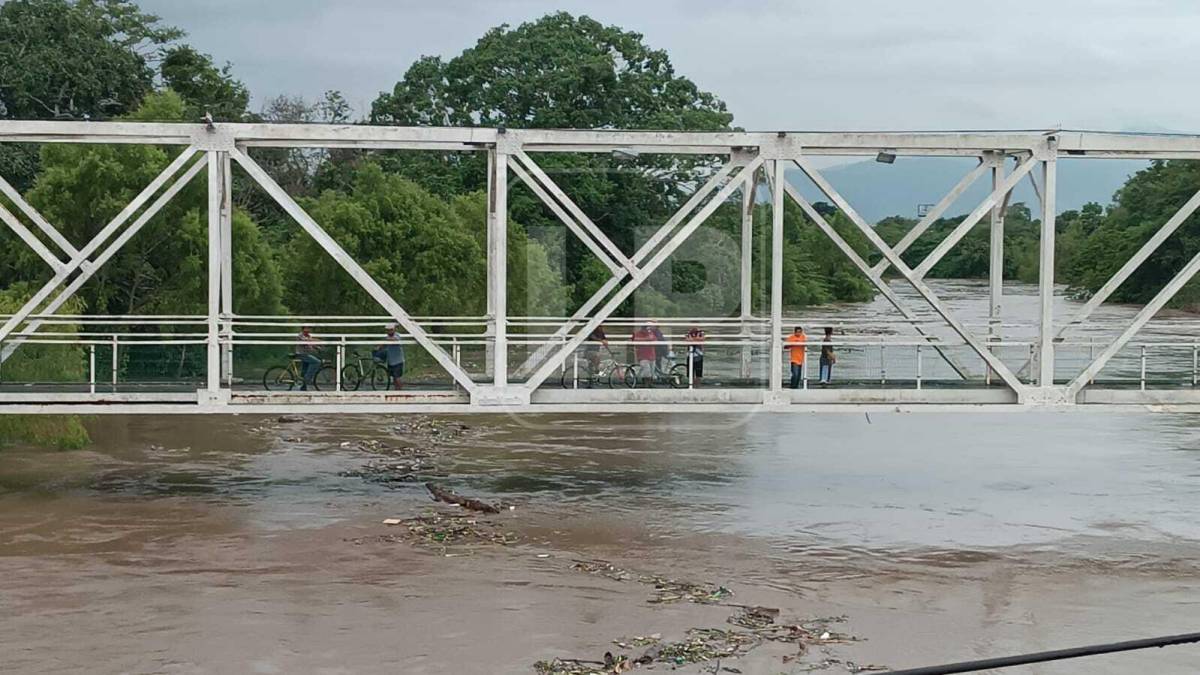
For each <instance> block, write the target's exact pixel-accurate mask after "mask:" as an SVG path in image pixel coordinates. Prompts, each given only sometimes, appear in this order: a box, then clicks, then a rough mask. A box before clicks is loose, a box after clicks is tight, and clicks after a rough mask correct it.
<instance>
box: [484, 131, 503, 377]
mask: <svg viewBox="0 0 1200 675" xmlns="http://www.w3.org/2000/svg"><path fill="white" fill-rule="evenodd" d="M488 165H489V168H490V171H489V173H488V216H487V227H488V236H487V242H488V250H487V257H488V258H487V259H488V263H487V277H488V280H487V296H488V332H489V333H490V335H491V340H490V341H489V342H490V343H491V345H492V355H491V358H489V359H488V361H489V364H490V365H491V369H492V384H493V386H495V387H496V388H504V387H507V386H508V325H507V324H508V154H507V153H504V152H500V151H499V150H491V151H489V161H488Z"/></svg>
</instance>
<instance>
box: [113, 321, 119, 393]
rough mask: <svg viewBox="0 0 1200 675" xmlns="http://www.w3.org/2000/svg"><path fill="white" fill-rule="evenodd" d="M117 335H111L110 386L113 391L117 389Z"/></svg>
mask: <svg viewBox="0 0 1200 675" xmlns="http://www.w3.org/2000/svg"><path fill="white" fill-rule="evenodd" d="M118 363H119V362H118V361H117V336H116V334H115V333H114V334H113V336H112V386H113V391H116V390H117V367H118Z"/></svg>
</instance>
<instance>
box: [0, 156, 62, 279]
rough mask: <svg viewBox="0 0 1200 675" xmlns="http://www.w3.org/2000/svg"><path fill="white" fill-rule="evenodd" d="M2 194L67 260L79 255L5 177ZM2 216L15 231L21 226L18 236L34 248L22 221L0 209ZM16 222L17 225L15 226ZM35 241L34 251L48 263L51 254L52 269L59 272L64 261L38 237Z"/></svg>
mask: <svg viewBox="0 0 1200 675" xmlns="http://www.w3.org/2000/svg"><path fill="white" fill-rule="evenodd" d="M0 194H3V195H4V196H5V197H8V199H9V200H10V201H12V203H13V204H15V205H16V207H17V208H18V209H20V210H21V212H22V213H24V214H25V215H26V216H27V217H28V218H29V220H31V221H33V223H34V224H35V225H37V227H38V229H39V230H41V231H42V232H43V233H45V235H46V236H47V237H49V238H50V240H51V241H53V242H54V244H55V245H56V246H58V248H59V249H61V250H62V252H63V253H66V254H67V258H73V257H75V256H76V255H78V254H79V250H78V249H76V248H75V247H74V246H72V245H71V242H69V241H67V238H66V237H64V236H63V235H62V233H61V232H59V231H58V229H57V228H55V227H54V226H53V225H51V224H50V222H49V221H47V220H46V219H45V218H44V217H42V214H41V213H38V210H37V209H35V208H33V206H31V205H30V204H29V202H28V201H26V200H25V198H24V197H22V196H21V193H20V192H17V190H16V188H14V187H13V186H12V184H11V183H9V182H8V181H7V180H5V179H4V177H3V176H0ZM0 216H2V217H3V219H4V221H5V222H6V223H8V224H9V226H10V227H12V228H13V229H14V230H17V227H18V226H19V227H20V230H17V234H18V235H20V236H21V238H22V239H25V241H26V243H30V245H31V246H33V244H32V243H31V242H30V240H29V239H27V238H26V234H28V235H29V236H30V237H32V233H31V232H29V230H28V229H27V228H26V227H25V226H24V225H22V224H21V223H20V221H18V220H16V219H15V218H14V217H13V215H12V213H10V212H9V211H8V210H7V209H4V208H3V207H0ZM14 222H15V223H16V225H14ZM33 240H34V241H37V246H34V249H35V250H36V251H37V253H38V255H39V256H42V258H43V259H44V260H46V262H47V263H50V259H49V258H48V257H47V255H45V254H49V257H51V258H53V260H54V262H53V263H51V267H54V268H55V271H57V270H58V268H59V267H61V265H62V261H60V260H59V259H58V256H56V255H54V254H52V253H50V251H49V249H47V248H46V247H45V246H44V245H43V244H42V243H41V241H40V240H37V238H36V237H33ZM39 249H40V250H39Z"/></svg>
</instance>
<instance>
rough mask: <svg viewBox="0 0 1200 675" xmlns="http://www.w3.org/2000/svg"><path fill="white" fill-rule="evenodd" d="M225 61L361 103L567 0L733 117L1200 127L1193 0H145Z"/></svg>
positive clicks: (776, 125) (756, 124) (817, 123)
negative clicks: (632, 37) (495, 30)
mask: <svg viewBox="0 0 1200 675" xmlns="http://www.w3.org/2000/svg"><path fill="white" fill-rule="evenodd" d="M139 4H141V5H142V6H143V7H144V8H146V9H147V10H149V11H152V12H154V13H157V14H159V15H161V16H162V17H163V18H164V19H165V20H166V21H167V22H169V23H171V24H174V25H177V26H179V27H181V28H183V29H185V30H187V31H188V33H189V34H190V37H189V40H190V41H191V42H192V43H193V44H194V45H196V46H197V47H199V48H200V49H202V50H203V51H206V52H209V53H211V54H212V55H213V56H214V57H215V58H216V59H217V60H218V61H219V62H220V61H226V60H228V61H230V62H232V63H233V65H234V69H235V71H236V73H237V75H238V77H240V78H241V79H242V80H244V81H245V82H246V84H247V85H249V87H250V88H251V90H252V92H253V93H254V95H255V106H256V107H258V106H260V105H261V103H262V101H263V100H265V99H266V98H269V97H271V96H274V95H277V94H281V93H287V94H302V95H305V96H306V97H309V98H315V97H317V96H319V95H320V94H321V92H323V91H325V90H326V89H340V90H342V91H343V93H345V94H346V96H347V98H348V99H349V100H350V101H351V102H352V103H353V104H354V105H355V107H356V109H357V110H358V111H359V112H363V111H365V110H367V109H369V107H370V102H371V101H372V100H373V99H374V98H375V96H376V95H377V94H378V93H379V92H380V91H383V90H390V89H391V88H392V86H393V85H394V84H395V82H396V81H397V80H398V79H400V78H401V77H402V76H403V74H404V71H405V70H406V69H407V68H408V66H409V65H410V64H411V63H412V62H413V60H414V59H416V58H417V57H419V56H421V55H423V54H436V55H440V56H443V57H451V56H454V55H456V54H458V53H459V52H461V51H462V50H463V49H465V48H467V47H469V46H471V45H473V44H474V43H475V41H476V40H477V39H478V38H479V36H480V35H481V34H482V33H483V32H484V31H485V30H486V29H488V28H489V27H491V26H495V25H497V24H500V23H509V24H513V25H516V24H519V23H521V22H523V21H527V20H530V19H535V18H537V17H539V16H541V15H543V14H545V13H547V12H550V11H555V10H556V9H559V8H562V9H566V10H568V11H571V12H573V13H577V14H588V15H590V16H592V17H594V18H596V19H598V20H600V21H602V22H604V23H610V24H616V25H618V26H621V27H623V28H625V29H627V30H634V31H638V32H640V33H643V34H644V35H645V39H646V41H647V42H648V43H649V44H650V45H651V46H653V47H658V48H662V49H665V50H667V52H668V53H669V54H670V56H671V58H672V60H673V62H674V64H675V68H676V71H677V72H678V73H680V74H682V75H684V76H687V77H690V78H691V79H692V80H694V81H695V82H696V83H697V84H698V85H699V86H700V87H702V88H704V89H708V90H710V91H712V92H714V93H716V94H717V95H718V96H720V97H721V98H723V99H724V100H725V101H726V103H727V104H728V105H729V108H730V109H731V111H732V112H733V113H734V115H735V120H736V123H737V124H739V125H741V126H743V127H745V128H747V129H752V130H776V129H790V130H801V129H863V130H866V129H886V130H897V129H1017V128H1047V127H1053V126H1058V125H1062V126H1064V127H1068V128H1089V129H1110V130H1133V129H1138V130H1149V131H1162V130H1173V131H1181V132H1189V133H1194V132H1200V90H1198V89H1196V88H1195V86H1194V85H1195V83H1196V82H1197V80H1198V76H1200V2H1196V1H1195V0H1123V1H1114V0H1005V1H1003V2H976V1H971V0H907V1H901V0H805V1H803V2H801V1H796V2H782V1H779V0H758V1H757V2H754V3H752V4H746V5H743V4H742V3H736V2H733V1H732V0H724V1H720V2H718V1H716V0H688V1H684V0H678V1H666V0H664V1H660V2H656V1H654V0H634V1H627V0H607V1H605V2H602V3H600V2H597V3H584V2H563V3H551V2H538V1H534V0H511V1H500V0H439V1H437V2H427V1H424V2H408V1H405V0H341V1H337V2H335V1H333V0H329V1H324V2H322V1H319V0H253V1H248V0H192V1H191V2H184V1H181V0H141V2H140V3H139Z"/></svg>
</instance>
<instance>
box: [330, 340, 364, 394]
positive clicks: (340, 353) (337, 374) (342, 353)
mask: <svg viewBox="0 0 1200 675" xmlns="http://www.w3.org/2000/svg"><path fill="white" fill-rule="evenodd" d="M345 363H346V336H345V335H343V336H341V339H340V340H339V341H338V346H337V356H336V357H334V365H333V390H334V391H341V390H342V367H343V366H344V365H345ZM372 365H374V364H373V363H372ZM373 374H374V372H372V375H373Z"/></svg>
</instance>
